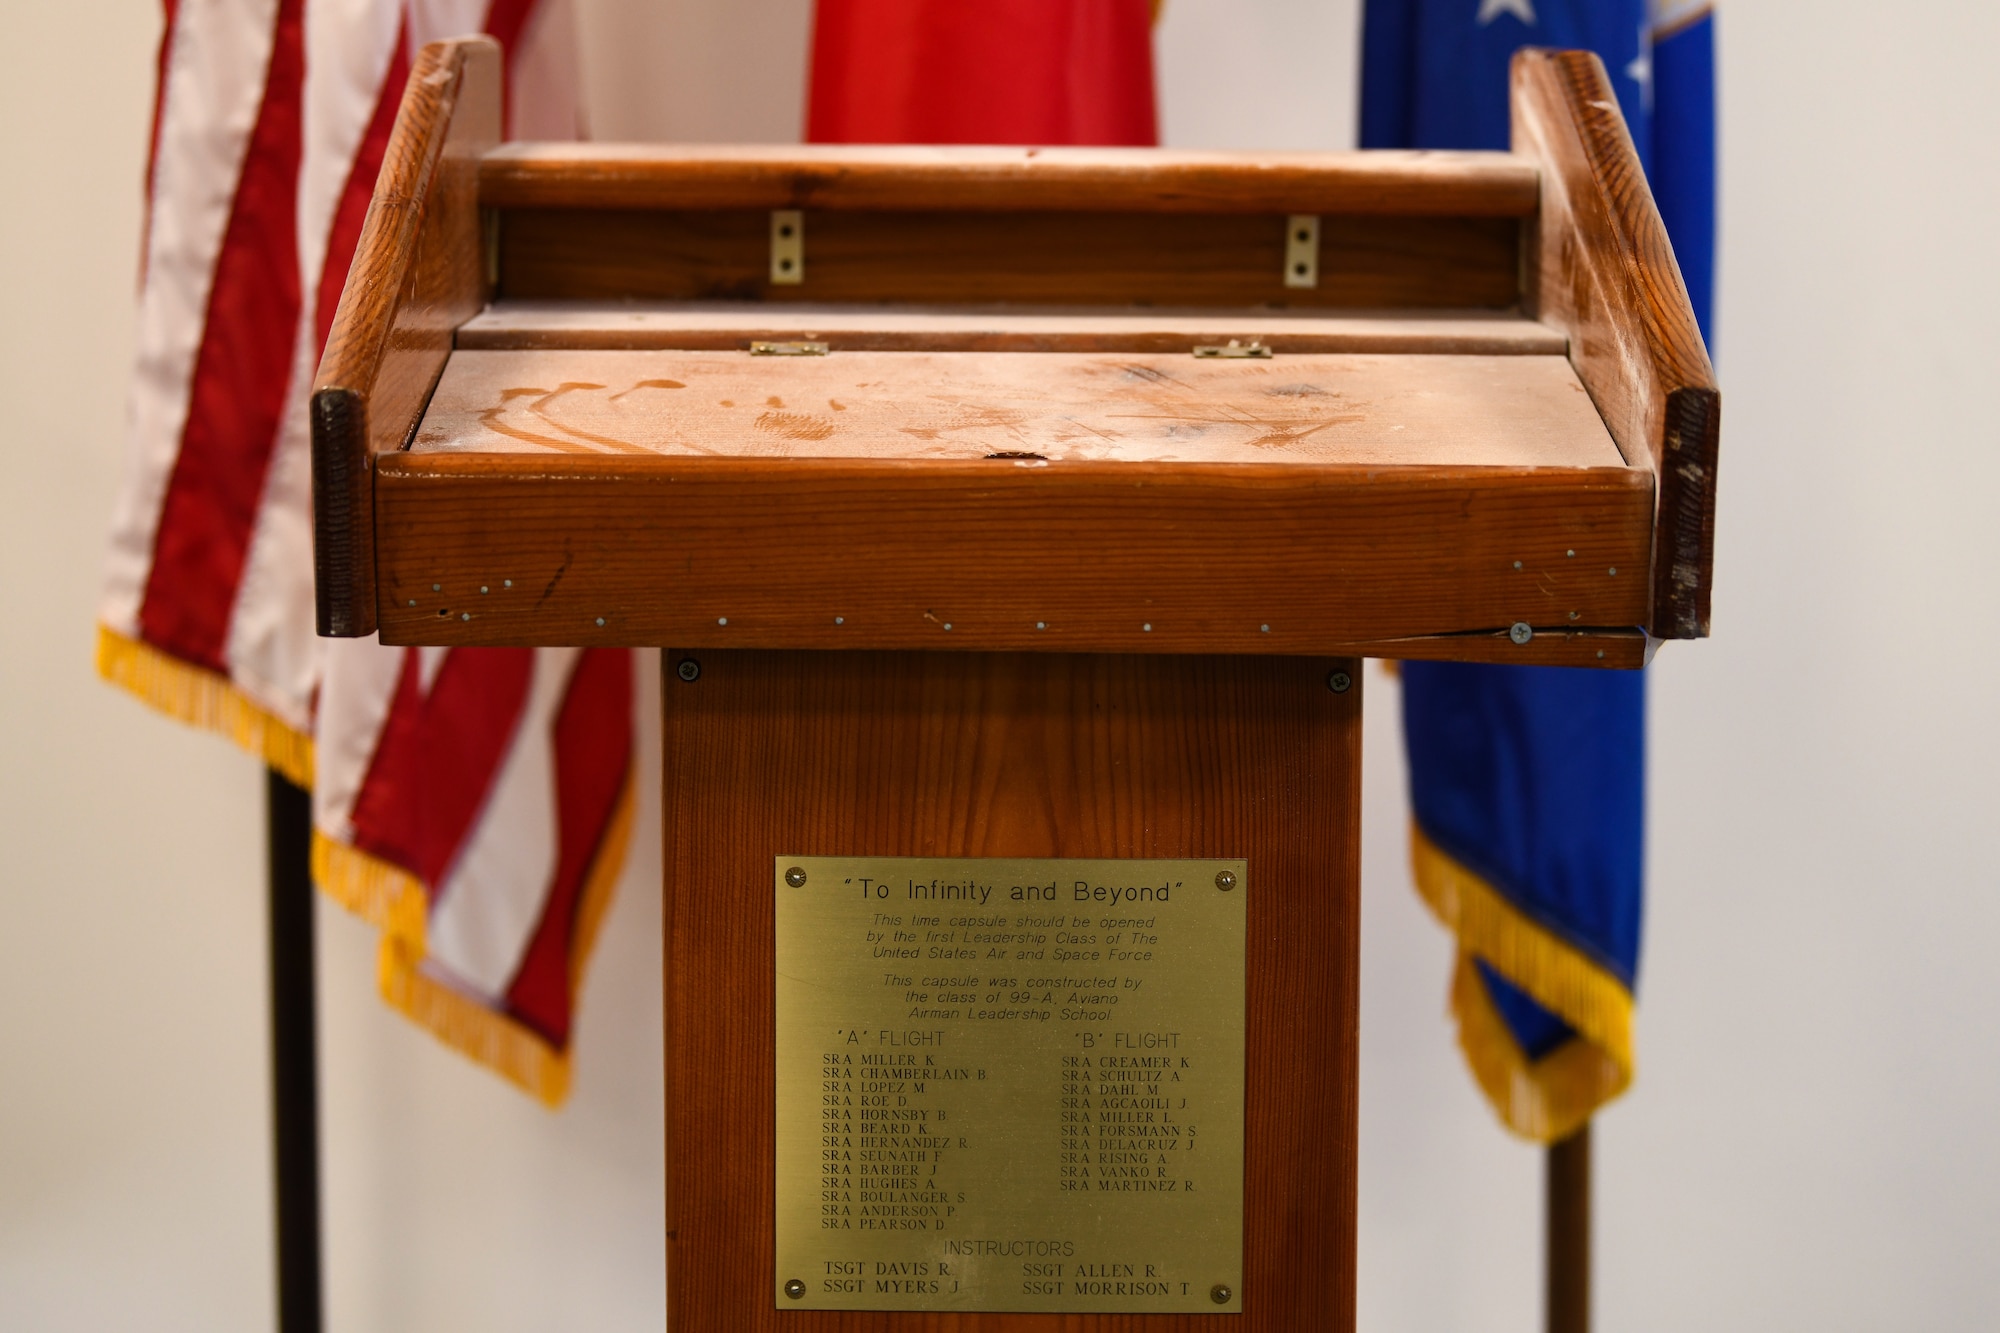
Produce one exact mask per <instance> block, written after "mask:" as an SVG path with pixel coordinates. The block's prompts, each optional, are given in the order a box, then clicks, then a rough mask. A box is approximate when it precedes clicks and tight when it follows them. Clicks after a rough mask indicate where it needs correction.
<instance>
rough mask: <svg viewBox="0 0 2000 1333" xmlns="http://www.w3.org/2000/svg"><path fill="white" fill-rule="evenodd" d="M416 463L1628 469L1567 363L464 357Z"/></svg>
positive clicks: (433, 413) (1064, 355)
mask: <svg viewBox="0 0 2000 1333" xmlns="http://www.w3.org/2000/svg"><path fill="white" fill-rule="evenodd" d="M409 452H410V454H411V455H413V456H416V457H426V456H431V455H438V454H461V455H462V454H469V453H471V454H482V453H483V454H534V455H544V456H546V455H570V456H574V455H598V456H607V457H609V456H620V455H623V456H632V455H640V454H651V455H661V456H668V457H733V458H760V457H762V458H824V459H863V458H893V459H905V460H923V459H935V460H943V459H962V460H981V459H990V460H1001V461H1010V462H1013V463H1015V464H1017V465H1020V466H1030V465H1034V464H1038V463H1062V462H1070V461H1081V460H1097V461H1106V462H1112V461H1122V462H1126V463H1130V464H1135V465H1140V464H1146V463H1155V462H1217V463H1240V464H1250V465H1256V464H1280V463H1297V464H1311V463H1320V464H1326V463H1347V464H1372V465H1430V466H1454V465H1459V466H1468V467H1470V466H1487V467H1501V466H1504V467H1561V468H1590V467H1597V468H1622V467H1623V465H1624V460H1623V459H1622V458H1621V457H1620V456H1619V453H1618V448H1617V446H1616V445H1615V444H1613V443H1612V441H1611V436H1610V434H1609V433H1608V432H1607V431H1606V430H1605V429H1604V422H1603V420H1602V419H1601V418H1600V417H1599V416H1598V415H1597V411H1596V409H1595V408H1593V407H1592V406H1591V403H1590V398H1589V395H1588V394H1586V393H1585V392H1584V389H1583V385H1582V384H1581V383H1580V382H1579V381H1578V380H1577V378H1576V372H1575V371H1573V370H1572V369H1571V368H1570V365H1569V362H1568V361H1567V360H1565V359H1564V358H1563V357H1560V356H1421V355H1371V354H1352V353H1350V354H1344V355H1342V354H1333V355H1328V354H1318V355H1314V354H1307V355H1301V356H1285V357H1280V358H1274V359H1272V360H1268V361H1266V360H1248V359H1207V360H1201V359H1195V358H1194V357H1192V356H1190V355H1189V354H1188V353H1187V352H1182V353H1180V354H1179V355H1173V354H1160V353H1143V352H1140V353H1132V352H1124V353H1120V352H872V351H862V352H839V353H835V354H832V355H828V356H796V357H792V356H787V357H769V358H766V357H756V356H750V355H746V354H745V353H743V352H733V351H605V350H598V349H564V350H536V351H470V350H460V351H458V352H455V353H454V354H453V355H452V357H451V360H450V361H449V362H447V363H446V366H445V371H444V375H443V377H442V378H441V379H440V380H439V381H438V386H437V389H436V390H435V391H434V392H433V394H432V396H431V404H430V410H429V411H428V412H426V413H425V415H424V420H423V424H422V425H421V426H419V427H418V429H417V433H416V435H415V437H414V438H413V439H412V440H411V442H410V447H409Z"/></svg>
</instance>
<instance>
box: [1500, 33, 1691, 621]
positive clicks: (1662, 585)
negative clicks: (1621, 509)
mask: <svg viewBox="0 0 2000 1333" xmlns="http://www.w3.org/2000/svg"><path fill="white" fill-rule="evenodd" d="M1512 77H1513V115H1514V129H1513V134H1514V148H1515V150H1516V151H1517V152H1518V153H1520V154H1521V155H1522V157H1523V158H1524V159H1527V160H1530V161H1534V162H1537V163H1539V164H1540V167H1541V176H1542V193H1541V209H1540V214H1539V217H1538V219H1537V221H1536V223H1535V225H1534V227H1533V228H1531V235H1530V238H1529V244H1528V246H1527V260H1528V270H1529V273H1528V283H1527V288H1528V290H1527V293H1526V295H1527V300H1528V305H1529V308H1530V310H1531V311H1532V312H1533V313H1535V314H1536V315H1537V316H1539V317H1540V318H1541V319H1542V320H1543V321H1544V322H1546V323H1548V324H1550V325H1552V326H1554V327H1556V328H1558V329H1561V330H1562V331H1563V332H1564V333H1566V334H1568V335H1569V339H1570V360H1571V361H1572V362H1573V363H1574V364H1575V366H1576V368H1577V373H1578V375H1579V376H1580V377H1581V379H1582V380H1583V383H1584V385H1585V386H1586V387H1587V388H1588V389H1589V390H1590V394H1591V398H1592V400H1593V401H1594V402H1595V404H1596V406H1597V410H1598V411H1599V412H1600V413H1601V414H1602V415H1603V417H1604V421H1605V425H1606V427H1607V428H1608V429H1609V430H1610V432H1611V435H1612V438H1613V439H1615V440H1616V441H1617V442H1618V446H1619V448H1620V449H1622V450H1623V451H1624V452H1625V456H1626V458H1627V459H1628V460H1629V461H1630V462H1631V463H1632V464H1633V466H1635V467H1647V468H1652V469H1654V470H1655V471H1657V472H1658V473H1659V511H1658V516H1657V523H1656V530H1655V539H1654V550H1653V563H1652V579H1653V606H1652V609H1651V612H1650V614H1649V616H1648V619H1647V626H1648V628H1649V629H1650V630H1651V632H1652V633H1653V634H1654V635H1655V636H1657V637H1660V638H1677V639H1685V638H1700V637H1702V636H1704V635H1706V634H1707V633H1708V617H1709V602H1710V592H1711V589H1712V587H1713V585H1714V578H1715V472H1716V456H1717V449H1718V443H1719V436H1720V431H1721V413H1722V400H1721V394H1720V392H1719V390H1718V389H1717V387H1716V382H1715V369H1714V367H1713V366H1712V365H1710V363H1709V358H1708V352H1707V349H1706V347H1705V346H1704V345H1703V343H1702V337H1701V330H1700V328H1699V327H1698V326H1697V324H1696V323H1695V318H1694V310H1693V308H1692V307H1691V306H1690V305H1689V303H1688V295H1687V289H1686V287H1685V286H1684V285H1683V284H1682V282H1681V275H1680V268H1679V266H1678V265H1677V264H1676V263H1675V262H1674V252H1673V245H1672V243H1671V242H1670V241H1669V240H1668V238H1667V230H1666V226H1665V224H1664V223H1662V222H1661V220H1660V214H1659V210H1658V209H1657V208H1656V207H1655V206H1654V203H1653V196H1652V194H1651V192H1650V191H1649V190H1648V189H1647V186H1646V177H1645V172H1644V169H1643V168H1642V167H1641V166H1640V165H1639V157H1638V153H1637V152H1636V150H1635V149H1634V148H1633V146H1632V140H1631V136H1630V135H1629V134H1628V133H1627V131H1626V127H1625V122H1624V119H1623V118H1622V117H1621V116H1620V115H1619V114H1618V103H1617V98H1616V97H1615V96H1614V95H1613V93H1612V89H1611V82H1610V80H1609V79H1608V78H1607V77H1606V75H1605V72H1604V66H1603V64H1602V63H1601V62H1600V61H1599V60H1598V59H1597V57H1596V56H1594V55H1591V54H1590V53H1589V52H1587V51H1523V52H1521V53H1520V54H1519V55H1517V56H1516V57H1515V58H1514V67H1513V76H1512Z"/></svg>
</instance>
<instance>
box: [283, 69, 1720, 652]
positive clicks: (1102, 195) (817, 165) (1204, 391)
mask: <svg viewBox="0 0 2000 1333" xmlns="http://www.w3.org/2000/svg"><path fill="white" fill-rule="evenodd" d="M497 87H498V80H497V66H496V64H495V59H494V56H493V52H492V49H491V47H490V46H489V45H487V44H484V43H481V42H474V41H468V42H461V43H441V44H438V45H436V46H433V47H430V48H426V50H425V52H424V53H423V55H422V57H421V58H420V60H419V62H418V69H417V71H416V73H415V74H414V75H413V78H412V81H411V84H410V90H409V93H408V95H407V96H406V99H405V102H404V105H403V109H402V112H401V115H400V116H399V119H398V122H397V128H396V131H395V134H394V135H393V136H392V142H391V145H390V151H389V154H388V159H387V161H386V162H385V166H384V170H383V175H382V180H381V182H380V184H379V185H378V188H377V192H376V197H375V201H374V203H373V205H372V206H371V212H370V215H369V220H368V223H367V226H366V228H365V229H364V234H363V238H362V243H361V247H360V250H359V252H358V253H357V257H356V260H355V264H354V267H353V269H352V271H351V272H350V276H349V281H348V285H347V288H346V291H345V293H344V294H343V297H342V302H341V306H340V310H339V312H338V314H337V316H336V319H335V325H334V331H333V334H332V336H331V338H330V339H329V343H328V350H327V354H326V358H325V360H324V361H323V362H322V365H321V368H320V373H319V376H318V380H317V383H316V386H315V393H314V399H313V432H314V471H315V477H314V483H315V541H316V545H317V549H318V574H319V594H320V606H321V621H322V629H323V631H325V632H330V633H338V634H353V633H368V632H371V631H379V632H380V633H381V635H382V637H383V638H384V639H385V640H386V641H389V642H405V643H438V644H459V643H512V644H527V643H552V644H554V643H576V644H594V643H660V644H673V645H675V646H687V647H698V646H707V645H711V644H713V645H723V646H758V647H791V648H862V647H877V648H904V649H906V648H925V647H935V648H947V649H984V650H1022V649H1026V650H1038V651H1141V652H1221V653H1232V652H1267V653H1268V652H1275V653H1315V654H1322V653H1326V654H1334V653H1338V654H1347V653H1374V654H1379V655H1384V656H1416V657H1425V656H1428V657H1453V658H1461V659H1474V660H1498V661H1517V662H1561V663H1574V664H1580V665H1615V666H1629V665H1636V664H1638V662H1640V661H1641V660H1643V657H1644V656H1645V654H1646V652H1647V647H1648V644H1649V643H1650V642H1651V641H1652V640H1653V639H1655V638H1659V637H1690V636H1697V635H1699V634H1701V633H1704V632H1705V628H1706V607H1707V596H1708V591H1707V589H1708V582H1709V577H1710V575H1709V564H1710V555H1709V552H1710V550H1711V549H1712V547H1711V543H1712V536H1711V533H1712V513H1713V479H1714V454H1715V441H1716V422H1717V411H1716V408H1717V402H1718V398H1717V395H1716V393H1715V389H1714V385H1713V375H1712V371H1711V370H1710V369H1709V367H1708V362H1707V358H1706V354H1705V352H1703V351H1702V349H1701V347H1700V342H1699V337H1698V334H1695V333H1694V331H1693V321H1692V315H1691V312H1689V311H1688V309H1687V305H1686V297H1685V292H1684V291H1683V290H1682V289H1681V288H1680V286H1679V282H1678V275H1677V273H1676V272H1674V271H1673V270H1672V266H1671V253H1670V251H1667V250H1666V249H1665V240H1664V231H1663V229H1662V228H1661V227H1660V225H1659V221H1658V217H1657V215H1656V214H1655V213H1654V212H1653V210H1652V208H1651V203H1650V199H1648V198H1647V197H1646V196H1645V193H1644V188H1643V178H1642V177H1640V176H1638V175H1637V169H1636V163H1635V162H1633V161H1632V160H1631V153H1630V144H1629V141H1627V140H1625V139H1624V138H1623V137H1622V136H1623V128H1622V125H1620V124H1619V123H1618V122H1617V118H1616V110H1615V101H1613V100H1612V99H1610V98H1609V97H1608V96H1603V95H1601V94H1603V88H1602V75H1601V70H1600V69H1599V68H1598V67H1597V66H1596V65H1595V64H1594V62H1590V61H1589V59H1588V58H1587V57H1577V56H1574V55H1561V54H1551V53H1536V54H1533V55H1531V56H1527V57H1523V59H1522V60H1521V61H1519V62H1517V65H1516V70H1515V94H1514V95H1515V105H1516V125H1517V134H1516V140H1517V142H1516V145H1515V151H1513V152H1510V153H1482V154H1422V153H1345V154H1254V155H1253V154H1222V153H1174V152H1160V151H1153V150H1039V149H984V148H975V149H961V148H917V149H909V148H838V149H799V148H793V147H783V148H779V147H765V148H687V147H635V146H606V145H506V146H502V145H499V144H497V143H496V142H495V141H496V140H497V137H498V135H497V128H498V123H499V119H498V97H497ZM495 588H500V589H503V590H514V589H519V590H522V591H521V593H520V594H519V595H501V594H496V593H495V592H493V591H492V590H493V589H495ZM475 589H476V590H479V591H475ZM528 589H534V590H535V596H533V597H532V598H531V597H529V596H527V595H526V590H528Z"/></svg>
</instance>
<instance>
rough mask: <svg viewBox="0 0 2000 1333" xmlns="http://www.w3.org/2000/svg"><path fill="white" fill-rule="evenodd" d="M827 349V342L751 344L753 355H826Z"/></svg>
mask: <svg viewBox="0 0 2000 1333" xmlns="http://www.w3.org/2000/svg"><path fill="white" fill-rule="evenodd" d="M826 351H827V348H826V344H825V343H817V342H798V343H767V342H753V343H751V344H750V355H752V356H825V355H826Z"/></svg>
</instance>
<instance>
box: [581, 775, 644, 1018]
mask: <svg viewBox="0 0 2000 1333" xmlns="http://www.w3.org/2000/svg"><path fill="white" fill-rule="evenodd" d="M638 789H639V783H638V781H637V779H636V777H635V775H634V773H633V772H632V769H631V768H630V767H629V766H628V767H627V768H626V770H625V785H624V786H623V787H621V788H620V789H619V791H618V802H617V804H615V805H613V806H612V807H611V819H610V822H609V823H607V824H605V826H604V841H603V843H602V845H600V846H599V847H598V849H597V859H596V860H595V861H593V862H591V864H590V873H589V874H588V875H586V876H585V877H584V880H583V893H582V894H581V896H580V897H579V899H578V901H577V905H576V933H575V934H574V935H572V936H571V937H570V942H569V1002H570V1018H571V1023H572V1025H573V1024H574V1022H575V1016H576V997H577V992H578V991H579V990H581V989H582V986H583V973H584V969H585V968H587V967H589V966H590V956H591V955H592V954H593V953H595V952H596V951H597V932H598V931H599V929H601V928H602V927H603V925H604V915H605V913H606V912H609V911H610V910H611V899H612V895H613V893H614V891H615V890H616V889H617V888H618V879H619V876H621V875H623V874H624V873H625V854H626V853H627V852H628V851H629V850H630V849H631V846H632V822H633V814H634V807H635V806H636V804H637V801H638Z"/></svg>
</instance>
